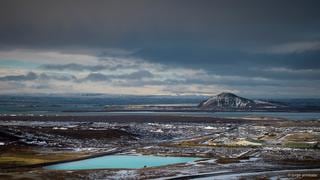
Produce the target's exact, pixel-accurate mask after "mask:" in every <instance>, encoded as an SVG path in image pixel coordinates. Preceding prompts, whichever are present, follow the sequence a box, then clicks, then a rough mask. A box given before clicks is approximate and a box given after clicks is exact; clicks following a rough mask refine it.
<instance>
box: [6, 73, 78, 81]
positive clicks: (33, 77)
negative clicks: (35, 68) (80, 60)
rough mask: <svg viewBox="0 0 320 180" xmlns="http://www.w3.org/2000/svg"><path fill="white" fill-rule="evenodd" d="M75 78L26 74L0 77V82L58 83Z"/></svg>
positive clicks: (71, 76) (70, 76)
mask: <svg viewBox="0 0 320 180" xmlns="http://www.w3.org/2000/svg"><path fill="white" fill-rule="evenodd" d="M75 79H76V77H75V76H73V75H68V76H67V75H61V74H59V75H48V74H46V73H40V74H37V73H34V72H28V73H27V74H24V75H8V76H2V77H0V81H34V80H59V81H70V80H75Z"/></svg>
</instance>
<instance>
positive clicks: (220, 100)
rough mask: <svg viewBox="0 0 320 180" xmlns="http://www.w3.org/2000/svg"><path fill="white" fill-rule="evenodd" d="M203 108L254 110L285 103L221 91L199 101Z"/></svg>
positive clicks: (271, 107)
mask: <svg viewBox="0 0 320 180" xmlns="http://www.w3.org/2000/svg"><path fill="white" fill-rule="evenodd" d="M198 107H199V108H200V109H204V110H251V109H252V110H256V109H270V110H271V109H277V108H285V107H286V105H283V104H281V103H274V102H268V101H261V100H251V99H247V98H243V97H240V96H237V95H235V94H232V93H225V92H224V93H221V94H218V95H216V96H213V97H210V98H209V99H207V100H205V101H203V102H201V103H200V104H199V106H198Z"/></svg>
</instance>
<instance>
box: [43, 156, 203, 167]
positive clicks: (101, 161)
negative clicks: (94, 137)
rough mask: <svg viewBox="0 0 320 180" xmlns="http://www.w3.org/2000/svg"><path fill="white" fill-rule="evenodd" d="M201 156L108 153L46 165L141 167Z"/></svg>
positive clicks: (193, 159)
mask: <svg viewBox="0 0 320 180" xmlns="http://www.w3.org/2000/svg"><path fill="white" fill-rule="evenodd" d="M200 159H201V158H193V157H165V156H134V155H108V156H101V157H96V158H90V159H85V160H79V161H72V162H66V163H60V164H55V165H50V166H46V167H44V168H45V169H50V170H85V169H139V168H143V167H156V166H165V165H170V164H178V163H187V162H192V161H196V160H200Z"/></svg>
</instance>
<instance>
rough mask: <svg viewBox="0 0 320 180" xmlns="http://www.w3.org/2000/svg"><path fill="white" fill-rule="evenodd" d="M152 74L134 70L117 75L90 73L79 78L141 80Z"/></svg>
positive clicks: (86, 79) (150, 76)
mask: <svg viewBox="0 0 320 180" xmlns="http://www.w3.org/2000/svg"><path fill="white" fill-rule="evenodd" d="M152 77H154V75H153V74H152V73H151V72H149V71H146V70H141V71H136V72H132V73H128V74H119V75H106V74H102V73H90V74H89V75H88V76H87V77H85V78H83V79H81V80H79V82H83V81H109V80H112V79H122V80H132V79H136V80H141V79H143V78H152Z"/></svg>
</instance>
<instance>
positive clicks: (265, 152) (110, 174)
mask: <svg viewBox="0 0 320 180" xmlns="http://www.w3.org/2000/svg"><path fill="white" fill-rule="evenodd" d="M105 154H135V155H139V154H145V155H159V156H187V157H200V158H202V160H200V161H196V162H192V163H186V164H176V165H169V166H163V167H153V168H151V167H150V168H143V169H103V170H81V171H59V170H46V169H44V168H43V166H44V165H48V164H52V163H57V162H65V161H71V160H76V159H84V158H90V157H94V156H101V155H105ZM0 155H1V156H0V169H1V170H0V178H6V179H10V178H11V179H14V178H17V179H19V178H26V179H42V178H43V177H46V178H48V179H56V178H82V179H105V178H111V179H113V178H114V179H119V178H132V179H137V178H139V179H152V178H159V177H166V178H201V177H203V178H205V177H213V176H217V177H223V176H225V177H252V176H254V175H255V173H258V174H259V176H264V177H267V178H268V177H288V178H294V177H290V176H293V175H296V176H298V175H299V176H300V175H301V176H305V175H311V174H312V176H313V177H315V178H319V177H320V170H319V168H320V121H289V120H282V119H272V118H249V119H223V118H214V117H191V116H174V115H172V116H164V115H163V116H152V115H144V116H142V115H136V116H135V115H118V116H116V115H113V116H33V117H31V116H1V117H0ZM276 171H281V172H279V173H275V172H276ZM48 172H50V173H48ZM308 172H309V174H308Z"/></svg>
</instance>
